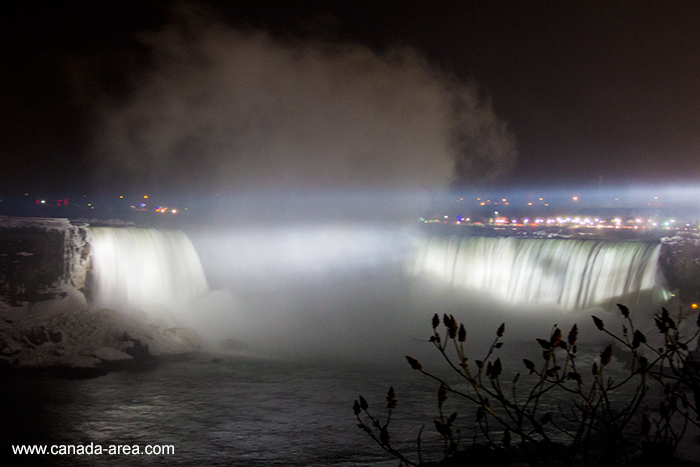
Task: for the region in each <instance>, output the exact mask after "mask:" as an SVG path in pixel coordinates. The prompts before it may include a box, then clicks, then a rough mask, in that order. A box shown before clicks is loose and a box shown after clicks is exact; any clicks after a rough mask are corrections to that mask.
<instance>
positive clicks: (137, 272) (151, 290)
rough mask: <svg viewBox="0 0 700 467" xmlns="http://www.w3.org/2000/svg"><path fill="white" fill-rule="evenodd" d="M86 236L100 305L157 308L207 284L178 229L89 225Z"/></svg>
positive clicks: (174, 303) (205, 289)
mask: <svg viewBox="0 0 700 467" xmlns="http://www.w3.org/2000/svg"><path fill="white" fill-rule="evenodd" d="M89 242H90V245H91V254H92V268H93V296H94V299H95V302H96V303H97V304H98V305H100V306H104V307H111V308H121V307H127V308H130V309H139V310H143V311H146V312H149V311H154V310H163V309H164V308H166V309H167V308H171V307H173V308H174V307H178V306H182V305H183V304H186V303H187V302H188V301H189V300H191V299H193V298H195V297H198V296H200V295H202V294H205V293H207V292H208V290H209V287H208V285H207V281H206V278H205V277H204V270H203V269H202V264H201V262H200V260H199V256H198V255H197V252H196V251H195V249H194V247H193V246H192V243H191V242H190V240H189V238H187V236H186V235H185V234H184V233H182V232H180V231H160V230H155V229H140V228H107V227H93V228H90V229H89Z"/></svg>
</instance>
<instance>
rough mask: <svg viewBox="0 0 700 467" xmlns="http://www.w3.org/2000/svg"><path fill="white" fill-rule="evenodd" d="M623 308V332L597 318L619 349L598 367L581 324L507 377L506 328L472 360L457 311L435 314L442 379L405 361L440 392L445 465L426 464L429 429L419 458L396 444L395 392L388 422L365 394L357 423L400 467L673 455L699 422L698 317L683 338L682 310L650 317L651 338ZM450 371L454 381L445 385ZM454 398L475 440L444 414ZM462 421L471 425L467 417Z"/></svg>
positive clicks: (605, 461)
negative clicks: (615, 364) (585, 347)
mask: <svg viewBox="0 0 700 467" xmlns="http://www.w3.org/2000/svg"><path fill="white" fill-rule="evenodd" d="M618 308H619V310H620V313H621V316H622V320H623V321H622V329H621V333H619V334H618V333H614V332H611V331H610V330H609V329H608V328H607V327H606V325H605V323H604V322H603V320H601V319H600V318H598V317H596V316H593V317H592V318H593V322H594V324H595V326H596V327H597V329H598V330H600V331H601V332H603V333H605V334H607V335H608V336H609V337H610V338H612V339H613V340H614V342H615V343H616V345H615V346H613V345H607V346H606V347H605V348H604V349H602V351H601V352H600V354H599V355H598V356H597V358H595V360H594V361H593V362H592V364H591V363H588V364H586V365H584V364H579V363H578V358H577V357H578V356H579V353H578V349H577V341H578V327H577V326H576V325H574V326H573V327H572V328H571V329H570V330H569V331H568V333H567V334H566V335H565V334H564V332H563V331H562V330H561V329H559V328H558V327H557V326H556V325H555V326H554V327H553V329H552V331H551V332H550V335H549V337H548V338H540V339H537V343H538V344H539V346H540V348H541V352H542V353H541V357H540V358H537V359H532V360H530V359H523V370H524V372H516V373H515V374H514V375H512V377H511V376H508V377H507V380H506V377H505V376H504V375H505V373H504V363H503V361H502V360H501V358H500V357H498V352H499V349H500V348H501V347H502V346H503V336H504V334H505V324H502V325H501V326H500V327H499V328H498V329H497V331H496V336H495V338H494V341H493V343H492V344H491V346H490V347H489V348H488V351H487V352H486V356H485V357H484V358H482V359H479V360H476V359H475V360H470V359H469V358H468V357H467V354H466V352H465V348H464V343H465V341H466V339H467V332H466V328H465V326H464V324H462V323H458V322H457V321H456V320H455V318H454V316H452V315H444V316H443V318H442V320H441V319H440V317H439V316H438V315H437V314H436V315H435V316H434V317H433V319H432V329H433V330H432V335H431V336H430V339H429V341H430V343H432V345H433V346H434V347H435V349H436V350H437V351H438V352H439V353H440V355H441V356H442V359H443V361H444V362H445V363H446V367H447V372H448V373H447V374H446V375H444V376H443V375H438V374H437V373H436V372H433V371H430V370H426V369H425V368H424V367H423V365H422V364H421V363H420V362H419V361H418V360H417V359H415V358H413V357H410V356H406V360H407V361H408V364H409V365H410V366H411V368H412V369H413V370H415V371H417V372H419V373H421V374H422V375H424V376H426V377H428V378H431V379H432V380H434V381H435V383H436V385H437V386H438V390H437V414H438V416H437V418H435V419H434V420H433V423H432V424H431V425H433V426H431V427H430V428H429V429H434V430H436V431H437V433H438V435H439V437H441V439H442V441H443V442H442V447H441V451H442V452H439V453H434V452H431V453H429V454H430V455H431V456H433V457H434V456H436V455H437V456H438V457H440V458H441V460H440V461H439V462H431V463H424V462H423V456H424V455H426V453H424V452H422V448H421V435H422V433H423V430H424V429H425V426H423V427H422V428H421V429H420V431H419V433H418V438H417V441H416V449H417V451H416V453H414V455H415V456H416V457H417V458H416V459H411V458H409V457H410V456H409V455H408V454H405V453H403V452H400V450H398V449H396V448H395V447H394V445H392V441H391V436H390V431H389V429H390V423H391V416H392V412H393V411H394V410H396V407H397V398H396V394H395V391H394V388H393V387H392V388H390V389H389V392H388V394H387V397H386V401H387V404H386V418H385V419H382V420H380V418H379V417H378V416H375V415H373V414H372V413H371V412H370V410H369V405H368V403H367V401H366V399H365V398H363V397H361V396H360V398H359V399H358V400H356V401H355V403H354V406H353V411H354V413H355V416H356V417H357V420H358V426H359V427H360V428H361V429H363V430H364V431H365V432H366V433H367V434H368V435H369V436H370V438H372V439H373V440H374V441H375V442H376V443H377V444H378V445H379V446H380V447H381V448H382V449H384V450H385V451H386V452H388V453H389V454H391V455H392V456H394V457H396V458H397V459H399V461H400V465H407V466H416V465H423V466H427V465H439V466H457V465H467V464H470V465H484V464H486V463H488V464H491V465H511V464H513V463H517V462H528V463H530V464H533V463H534V464H540V465H552V464H559V463H561V465H567V466H569V465H586V466H588V465H619V464H634V463H639V462H650V461H654V462H657V461H660V460H662V459H670V458H671V457H672V455H673V452H674V450H675V449H676V447H677V446H678V444H679V443H680V441H681V440H682V439H683V436H684V435H685V433H686V430H687V428H688V425H689V424H693V425H696V426H700V424H699V422H698V408H697V402H698V400H700V379H699V377H698V374H699V373H700V371H699V368H700V363H698V362H697V361H696V360H694V359H693V358H692V355H693V352H690V351H689V345H690V344H691V343H693V341H694V340H696V339H697V337H698V334H699V331H698V327H699V326H700V319H699V320H698V322H697V323H694V325H693V326H692V328H693V329H691V330H690V331H689V332H687V334H689V335H688V336H683V334H684V333H683V332H681V330H680V324H681V322H682V321H684V317H683V313H682V312H681V311H680V310H679V314H678V316H675V317H672V316H671V314H670V313H669V312H668V311H667V310H666V309H665V308H664V309H662V312H661V314H660V315H656V316H654V318H653V319H654V324H655V327H656V330H657V331H658V338H656V337H655V338H654V339H649V340H647V336H646V335H645V334H644V333H643V332H642V331H641V330H640V329H638V328H636V327H635V324H634V322H633V320H632V316H631V314H630V311H629V309H628V308H627V307H625V306H624V305H619V304H618ZM674 318H675V319H674ZM684 324H685V323H684ZM652 341H654V342H653V343H652ZM613 352H615V353H616V354H618V353H619V354H624V355H622V358H621V360H622V361H623V362H624V366H625V367H626V369H625V371H624V372H623V373H622V375H621V376H618V375H617V374H616V375H615V376H613V375H611V374H609V373H610V372H609V371H608V368H609V366H610V362H611V359H612V356H613ZM536 362H539V363H536ZM450 374H451V375H452V377H451V379H452V380H454V379H455V376H456V380H457V382H449V381H448V379H450V378H448V376H449V375H450ZM555 395H556V396H557V397H556V398H555V397H553V396H555ZM562 395H563V396H564V397H561V396H562ZM448 397H449V398H455V399H456V401H458V402H457V403H458V404H459V403H460V402H459V401H461V402H463V403H464V409H463V410H464V411H466V412H467V414H470V413H471V414H474V420H475V422H474V423H475V429H476V430H475V431H476V432H477V433H478V434H479V435H480V436H476V435H475V436H473V437H472V438H471V440H470V439H468V438H465V437H463V436H462V431H461V430H460V429H458V428H457V417H458V413H457V412H454V413H451V414H449V415H448V413H446V412H444V409H445V401H446V400H447V399H448ZM562 400H563V401H566V402H563V403H556V407H553V406H554V405H555V403H554V402H553V401H562ZM452 405H455V403H454V402H453V403H452ZM470 418H471V417H468V416H467V417H462V419H470ZM464 423H466V424H467V425H466V426H465V427H466V428H470V427H469V420H467V421H466V422H464ZM467 432H468V430H467ZM465 444H466V446H465ZM641 455H643V456H644V458H643V461H641V460H640V456H641Z"/></svg>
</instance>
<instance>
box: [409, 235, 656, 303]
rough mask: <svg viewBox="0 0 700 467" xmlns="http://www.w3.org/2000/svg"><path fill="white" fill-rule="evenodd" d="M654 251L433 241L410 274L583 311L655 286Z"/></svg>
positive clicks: (650, 247)
mask: <svg viewBox="0 0 700 467" xmlns="http://www.w3.org/2000/svg"><path fill="white" fill-rule="evenodd" d="M659 251H660V245H655V244H649V243H640V242H603V241H591V240H562V239H546V240H545V239H519V238H513V237H508V238H490V237H452V238H445V237H433V238H430V239H428V240H427V241H426V243H425V244H424V245H423V246H422V247H421V249H420V250H419V253H418V255H417V259H416V261H415V264H414V267H413V272H414V273H416V274H426V275H428V276H432V277H435V278H438V279H441V280H443V281H446V282H448V283H449V284H451V285H452V286H454V287H463V288H470V289H477V290H483V291H486V292H487V293H489V294H491V295H493V296H494V297H496V298H499V299H502V300H505V301H509V302H514V303H523V304H533V303H556V304H559V305H561V306H563V307H565V308H567V309H582V308H587V307H589V306H592V305H595V304H600V303H602V302H605V301H606V300H610V299H612V298H615V297H621V296H623V295H628V294H636V293H638V292H640V291H645V290H650V289H653V288H655V287H659V286H658V284H657V277H658V270H657V262H658V257H659Z"/></svg>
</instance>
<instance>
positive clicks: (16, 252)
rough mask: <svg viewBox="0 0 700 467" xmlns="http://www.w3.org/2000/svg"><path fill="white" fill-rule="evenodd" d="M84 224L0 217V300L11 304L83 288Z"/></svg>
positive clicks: (86, 265) (86, 247) (86, 249)
mask: <svg viewBox="0 0 700 467" xmlns="http://www.w3.org/2000/svg"><path fill="white" fill-rule="evenodd" d="M86 239H87V231H86V227H85V225H80V224H72V223H70V222H69V221H68V220H67V219H27V218H12V217H0V300H2V301H4V302H6V303H9V304H10V305H12V306H20V305H23V304H27V303H32V302H38V301H42V300H48V299H54V298H60V297H61V296H64V295H65V291H64V290H63V287H64V286H65V285H68V286H71V287H74V288H77V289H80V290H82V289H84V288H85V285H86V279H87V272H88V269H89V263H90V258H89V251H90V250H89V244H88V243H87V241H86Z"/></svg>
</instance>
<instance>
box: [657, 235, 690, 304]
mask: <svg viewBox="0 0 700 467" xmlns="http://www.w3.org/2000/svg"><path fill="white" fill-rule="evenodd" d="M661 245H662V248H661V257H660V259H659V262H660V267H661V270H662V271H663V274H664V277H665V278H666V281H667V283H668V288H669V289H670V290H673V291H675V292H676V293H677V294H678V295H679V297H680V299H681V301H682V302H684V303H691V302H692V303H698V302H700V237H699V236H698V235H697V234H695V235H685V236H675V237H664V238H662V239H661Z"/></svg>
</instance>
